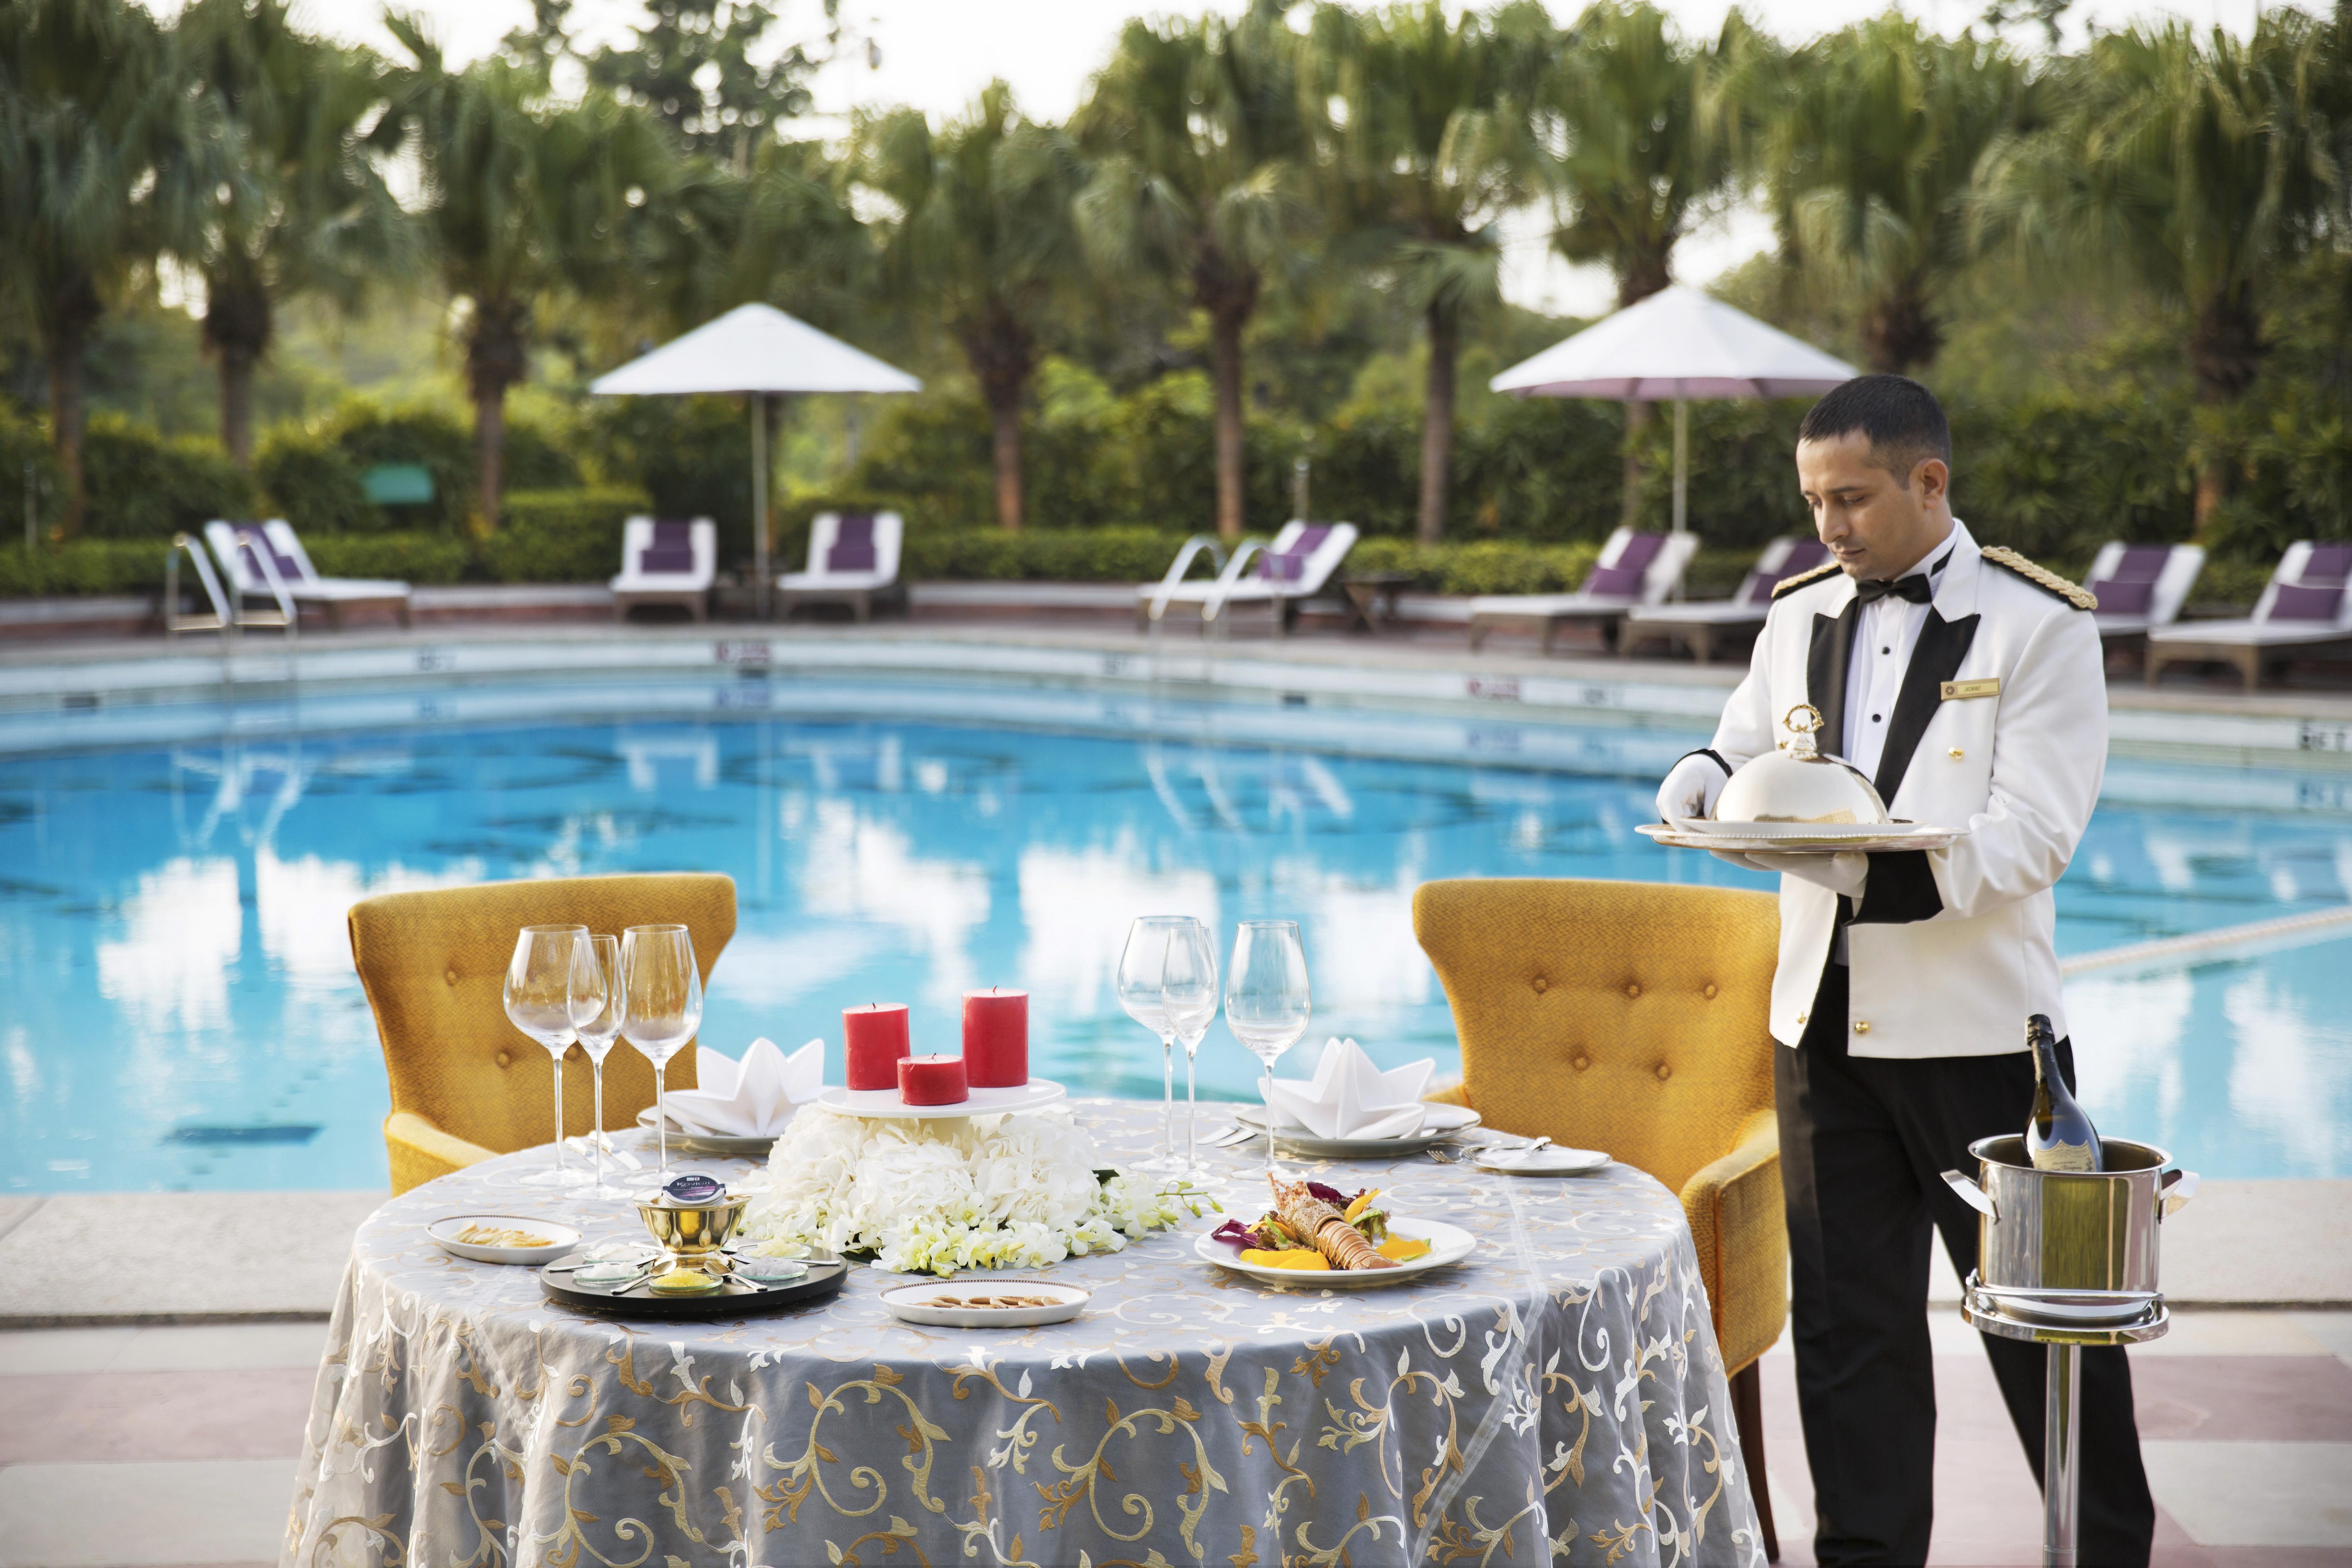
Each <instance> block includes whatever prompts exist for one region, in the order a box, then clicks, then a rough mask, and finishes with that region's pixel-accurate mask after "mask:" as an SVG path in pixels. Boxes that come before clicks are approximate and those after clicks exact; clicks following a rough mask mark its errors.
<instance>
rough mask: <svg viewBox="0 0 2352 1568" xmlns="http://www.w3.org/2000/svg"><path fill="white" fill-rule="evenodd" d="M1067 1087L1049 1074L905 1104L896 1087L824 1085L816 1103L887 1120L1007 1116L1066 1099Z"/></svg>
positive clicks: (828, 1107)
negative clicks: (1017, 1084)
mask: <svg viewBox="0 0 2352 1568" xmlns="http://www.w3.org/2000/svg"><path fill="white" fill-rule="evenodd" d="M1069 1095H1070V1091H1069V1090H1068V1089H1064V1088H1063V1087H1062V1086H1061V1085H1060V1084H1058V1083H1055V1081H1054V1080H1053V1079H1048V1078H1033V1079H1030V1080H1029V1081H1028V1082H1027V1083H1025V1084H1024V1085H1023V1086H1022V1087H1021V1088H1019V1089H973V1090H971V1097H970V1098H969V1099H965V1100H957V1101H956V1102H955V1103H954V1104H952V1105H908V1103H907V1102H906V1101H905V1100H900V1099H899V1098H898V1090H897V1089H841V1088H837V1087H836V1088H833V1089H826V1090H825V1091H824V1093H823V1094H820V1095H818V1096H817V1097H816V1103H817V1104H819V1105H822V1106H824V1108H825V1109H826V1110H837V1111H839V1112H840V1113H841V1114H842V1115H844V1116H872V1117H877V1118H880V1119H882V1120H886V1121H939V1120H940V1119H941V1118H943V1117H953V1116H1006V1115H1010V1114H1012V1113H1013V1111H1016V1110H1037V1109H1039V1108H1040V1107H1042V1106H1047V1105H1051V1104H1053V1103H1054V1102H1055V1100H1067V1099H1068V1098H1069Z"/></svg>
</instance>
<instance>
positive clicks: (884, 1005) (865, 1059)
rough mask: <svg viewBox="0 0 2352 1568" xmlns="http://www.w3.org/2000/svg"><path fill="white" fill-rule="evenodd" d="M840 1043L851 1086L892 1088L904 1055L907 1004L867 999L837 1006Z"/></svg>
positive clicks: (905, 1055) (905, 1049)
mask: <svg viewBox="0 0 2352 1568" xmlns="http://www.w3.org/2000/svg"><path fill="white" fill-rule="evenodd" d="M841 1044H842V1051H843V1055H844V1056H845V1058H846V1060H847V1065H848V1068H849V1087H850V1088H852V1089H896V1088H898V1064H899V1063H900V1062H902V1061H904V1060H905V1059H906V1058H907V1049H908V1047H907V1005H906V1004H905V1003H904V1002H868V1003H867V1004H866V1005H865V1006H863V1007H844V1008H843V1009H842V1010H841Z"/></svg>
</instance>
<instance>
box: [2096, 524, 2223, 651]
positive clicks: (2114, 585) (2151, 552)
mask: <svg viewBox="0 0 2352 1568" xmlns="http://www.w3.org/2000/svg"><path fill="white" fill-rule="evenodd" d="M2204 570H2205V552H2204V550H2203V549H2202V548H2201V547H2200V546H2198V545H2194V544H2126V543H2125V542H2123V541H2121V540H2119V539H2112V540H2109V541H2108V542H2106V543H2105V544H2102V545H2101V546H2099V552H2098V554H2096V555H2095V556H2093V557H2092V558H2091V570H2090V571H2089V572H2088V573H2087V574H2085V577H2086V579H2087V581H2086V583H2085V586H2087V587H2088V588H2089V589H2090V590H2091V592H2092V593H2093V594H2094V595H2096V596H2097V598H2098V601H2099V607H2098V609H2097V610H2096V611H2095V615H2094V618H2095V619H2096V620H2097V621H2098V623H2099V636H2100V637H2145V636H2146V635H2147V633H2148V632H2150V631H2152V630H2154V629H2155V628H2156V627H2158V626H2170V625H2171V624H2172V623H2173V622H2175V621H2177V620H2179V618H2180V606H2181V605H2185V604H2187V603H2188V602H2189V589H2190V588H2192V587H2195V586H2196V584H2197V574H2199V573H2200V572H2202V571H2204Z"/></svg>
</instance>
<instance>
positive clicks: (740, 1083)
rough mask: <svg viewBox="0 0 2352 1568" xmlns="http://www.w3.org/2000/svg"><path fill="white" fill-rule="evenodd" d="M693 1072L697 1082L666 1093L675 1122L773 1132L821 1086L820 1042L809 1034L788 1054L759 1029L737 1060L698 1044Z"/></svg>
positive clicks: (722, 1132) (743, 1132) (747, 1133)
mask: <svg viewBox="0 0 2352 1568" xmlns="http://www.w3.org/2000/svg"><path fill="white" fill-rule="evenodd" d="M694 1076H695V1081H696V1082H697V1083H698V1084H699V1085H700V1087H699V1088H697V1089H672V1090H671V1091H670V1093H669V1094H668V1096H667V1102H668V1105H669V1119H670V1121H672V1122H673V1123H675V1124H676V1125H677V1127H678V1128H680V1129H681V1130H683V1131H688V1132H702V1133H708V1134H709V1135H711V1136H713V1137H720V1138H767V1137H772V1136H773V1135H775V1134H777V1133H779V1132H782V1131H783V1130H784V1123H786V1122H788V1121H791V1120H792V1119H793V1111H794V1110H797V1109H798V1108H799V1107H801V1106H803V1105H804V1104H806V1103H807V1102H809V1101H810V1100H814V1099H815V1098H816V1097H817V1096H818V1095H819V1094H820V1093H822V1092H823V1091H824V1041H823V1040H811V1041H810V1042H809V1043H808V1044H807V1045H804V1046H803V1047H801V1048H800V1049H799V1050H796V1051H794V1052H793V1054H792V1055H791V1056H789V1057H788V1056H786V1055H784V1053H783V1052H782V1051H781V1050H779V1049H778V1048H777V1047H776V1042H775V1041H773V1040H772V1039H769V1038H768V1037H766V1036H765V1035H762V1036H761V1037H759V1038H758V1039H756V1040H753V1041H752V1042H751V1047H750V1048H749V1049H748V1050H746V1051H745V1052H744V1053H743V1059H742V1060H741V1061H740V1062H738V1061H736V1060H734V1059H733V1058H729V1057H723V1056H720V1055H719V1053H718V1052H717V1051H714V1050H710V1049H709V1048H707V1047H702V1046H697V1047H695V1048H694Z"/></svg>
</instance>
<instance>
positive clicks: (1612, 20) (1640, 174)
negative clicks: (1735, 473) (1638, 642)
mask: <svg viewBox="0 0 2352 1568" xmlns="http://www.w3.org/2000/svg"><path fill="white" fill-rule="evenodd" d="M1744 34H1745V25H1744V24H1743V23H1742V22H1741V21H1740V19H1739V14H1738V12H1737V11H1735V12H1733V13H1732V15H1731V17H1730V19H1729V20H1727V22H1726V23H1725V32H1724V36H1723V37H1722V39H1721V40H1720V41H1719V42H1718V43H1717V44H1716V45H1713V46H1706V45H1701V46H1699V47H1691V46H1690V45H1688V44H1685V42H1684V41H1683V40H1682V39H1681V38H1679V37H1676V36H1675V31H1674V29H1673V27H1672V26H1671V24H1670V23H1669V22H1668V20H1667V18H1666V16H1665V15H1664V13H1663V12H1661V11H1660V10H1658V8H1657V7H1656V6H1654V5H1650V4H1649V3H1648V0H1633V3H1632V4H1626V3H1624V0H1597V3H1596V4H1594V5H1591V6H1590V7H1589V8H1587V10H1586V11H1585V13H1584V15H1583V16H1580V17H1578V18H1577V20H1576V22H1575V24H1574V25H1573V26H1570V28H1569V30H1568V35H1567V37H1566V38H1565V39H1564V40H1563V47H1561V48H1560V50H1559V53H1558V54H1557V55H1556V56H1555V57H1554V58H1553V60H1552V62H1551V64H1550V66H1549V68H1548V69H1546V70H1545V71H1544V72H1543V74H1542V76H1541V77H1540V78H1539V79H1538V82H1537V85H1536V89H1535V93H1534V99H1533V103H1532V106H1531V107H1532V129H1533V130H1534V132H1535V145H1536V147H1537V149H1538V152H1537V167H1538V171H1539V172H1540V174H1541V176H1542V179H1543V183H1544V184H1545V185H1546V186H1547V187H1548V189H1549V193H1550V195H1551V201H1552V207H1553V211H1554V213H1555V215H1556V226H1554V228H1553V230H1552V239H1551V243H1552V248H1553V249H1554V250H1557V251H1558V252H1559V254H1560V255H1561V256H1563V257H1565V258H1567V259H1569V260H1570V261H1580V262H1594V261H1597V262H1601V263H1603V264H1604V265H1606V266H1607V267H1608V268H1609V270H1610V272H1611V273H1612V275H1614V277H1615V279H1616V280H1617V308H1618V309H1619V310H1623V309H1624V308H1625V307H1626V306H1628V305H1631V304H1634V303H1636V302H1637V301H1639V300H1646V299H1648V298H1649V297H1650V296H1651V295H1653V294H1654V293H1656V292H1657V291H1658V290H1659V289H1663V288H1664V287H1665V286H1666V285H1667V284H1668V283H1670V282H1672V281H1673V280H1674V254H1675V244H1676V242H1677V241H1679V240H1680V239H1681V238H1682V237H1683V236H1684V234H1685V233H1686V232H1688V230H1689V228H1690V226H1692V224H1693V223H1694V222H1696V221H1698V220H1699V219H1700V218H1701V217H1703V216H1705V215H1706V212H1707V210H1708V208H1709V206H1710V205H1711V204H1713V203H1715V202H1716V201H1717V200H1718V199H1719V198H1720V197H1722V196H1723V195H1725V193H1726V192H1727V190H1728V188H1729V187H1730V184H1731V182H1732V176H1733V174H1734V173H1735V156H1734V155H1735V153H1736V151H1737V147H1738V136H1737V134H1736V132H1737V131H1738V118H1737V111H1736V108H1735V106H1734V105H1733V104H1731V103H1730V102H1729V101H1727V94H1726V91H1725V79H1726V76H1727V72H1726V71H1725V69H1724V68H1723V62H1724V60H1725V59H1726V58H1727V57H1729V56H1732V55H1735V54H1736V53H1738V50H1739V49H1740V47H1741V45H1742V42H1743V38H1744ZM1649 416H1650V405H1648V404H1646V403H1629V404H1627V405H1625V503H1624V518H1625V521H1626V522H1627V523H1629V524H1630V523H1631V522H1632V521H1633V515H1634V509H1635V504H1636V501H1637V499H1638V497H1639V495H1640V489H1641V477H1642V473H1641V469H1642V463H1641V456H1640V434H1641V430H1642V428H1643V426H1644V425H1645V424H1646V423H1647V422H1648V419H1649Z"/></svg>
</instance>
